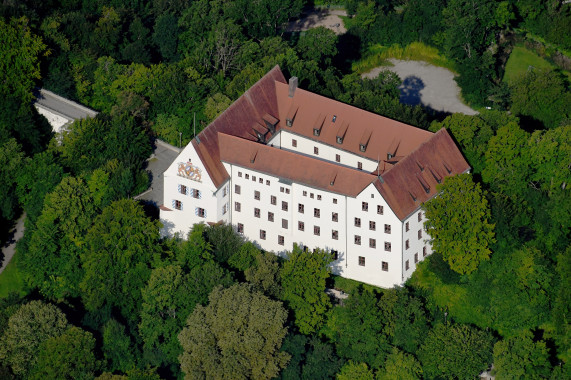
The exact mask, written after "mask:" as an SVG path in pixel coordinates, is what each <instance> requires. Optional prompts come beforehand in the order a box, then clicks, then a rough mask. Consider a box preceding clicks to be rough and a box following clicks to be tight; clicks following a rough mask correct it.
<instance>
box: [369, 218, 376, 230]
mask: <svg viewBox="0 0 571 380" xmlns="http://www.w3.org/2000/svg"><path fill="white" fill-rule="evenodd" d="M369 229H370V230H371V231H375V230H376V229H377V223H375V222H373V221H372V220H371V221H370V222H369Z"/></svg>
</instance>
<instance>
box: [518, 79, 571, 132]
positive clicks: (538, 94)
mask: <svg viewBox="0 0 571 380" xmlns="http://www.w3.org/2000/svg"><path fill="white" fill-rule="evenodd" d="M510 87H511V88H510V89H511V101H512V108H511V110H512V112H513V113H514V114H516V115H523V116H529V117H532V118H534V119H536V120H538V121H540V122H541V123H543V125H545V126H546V127H547V128H554V127H558V126H560V125H566V124H569V122H570V120H571V113H570V112H571V111H570V109H571V92H569V86H568V83H566V81H565V78H564V77H562V76H561V74H560V73H557V72H555V71H553V70H529V71H527V72H526V73H525V74H524V75H522V76H521V77H519V78H516V79H514V81H513V82H512V84H511V86H510Z"/></svg>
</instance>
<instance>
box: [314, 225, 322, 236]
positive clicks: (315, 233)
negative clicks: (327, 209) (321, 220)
mask: <svg viewBox="0 0 571 380" xmlns="http://www.w3.org/2000/svg"><path fill="white" fill-rule="evenodd" d="M320 233H321V228H319V226H313V234H314V235H317V236H319V234H320Z"/></svg>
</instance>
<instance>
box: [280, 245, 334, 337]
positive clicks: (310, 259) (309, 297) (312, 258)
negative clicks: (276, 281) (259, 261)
mask: <svg viewBox="0 0 571 380" xmlns="http://www.w3.org/2000/svg"><path fill="white" fill-rule="evenodd" d="M331 261H332V258H331V255H330V254H329V252H326V251H324V250H321V249H316V250H315V251H314V252H303V251H302V250H301V248H300V247H299V246H298V245H297V244H294V246H293V250H292V251H291V252H290V253H288V255H287V260H286V261H285V262H284V264H283V267H282V271H281V280H282V287H283V294H282V299H283V300H284V301H285V302H286V305H287V306H288V307H289V308H290V309H291V310H293V312H294V315H295V325H296V326H297V327H298V328H299V331H300V332H301V333H302V334H306V335H309V334H311V333H313V332H314V331H316V330H318V329H319V328H320V327H321V325H322V324H323V323H324V322H325V313H326V312H327V310H328V309H329V308H330V307H331V301H330V300H329V297H328V296H327V294H325V281H326V280H327V278H329V273H330V268H329V264H330V263H331Z"/></svg>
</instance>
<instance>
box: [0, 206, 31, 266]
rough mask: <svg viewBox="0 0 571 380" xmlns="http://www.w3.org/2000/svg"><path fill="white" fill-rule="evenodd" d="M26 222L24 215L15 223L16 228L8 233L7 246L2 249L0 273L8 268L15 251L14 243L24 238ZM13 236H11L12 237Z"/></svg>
mask: <svg viewBox="0 0 571 380" xmlns="http://www.w3.org/2000/svg"><path fill="white" fill-rule="evenodd" d="M25 220H26V214H25V213H24V214H22V216H21V217H20V219H18V221H17V222H16V226H15V227H14V228H13V229H12V231H10V238H9V240H8V242H7V243H6V244H7V245H5V246H3V247H2V253H3V254H4V260H2V265H1V266H0V273H2V272H3V271H4V268H6V267H7V266H8V263H9V262H10V260H12V257H13V256H14V253H15V251H16V242H17V241H18V240H20V239H21V238H22V236H24V221H25ZM12 234H13V235H12Z"/></svg>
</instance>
